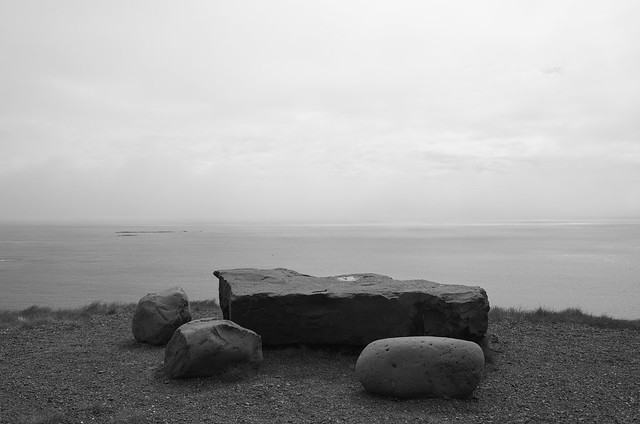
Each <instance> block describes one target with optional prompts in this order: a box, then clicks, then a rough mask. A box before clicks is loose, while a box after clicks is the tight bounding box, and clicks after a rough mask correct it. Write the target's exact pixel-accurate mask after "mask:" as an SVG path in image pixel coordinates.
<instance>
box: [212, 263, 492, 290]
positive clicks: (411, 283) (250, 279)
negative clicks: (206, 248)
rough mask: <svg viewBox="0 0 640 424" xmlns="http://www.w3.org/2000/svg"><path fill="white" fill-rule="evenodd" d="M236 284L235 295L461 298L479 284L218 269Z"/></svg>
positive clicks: (253, 269) (369, 275) (230, 281)
mask: <svg viewBox="0 0 640 424" xmlns="http://www.w3.org/2000/svg"><path fill="white" fill-rule="evenodd" d="M214 275H215V276H216V277H222V278H223V279H224V280H225V281H227V282H228V283H229V284H230V285H231V286H232V287H233V294H234V295H235V296H243V295H252V294H256V293H264V294H273V295H279V296H284V295H287V294H304V295H312V294H322V293H325V294H332V295H335V296H340V295H351V294H356V293H363V294H367V293H371V294H387V295H393V294H400V293H407V292H428V293H430V294H434V295H438V296H442V297H446V296H447V295H455V296H456V297H459V296H460V295H461V294H465V293H475V292H478V291H481V290H482V289H481V288H480V287H478V286H465V285H455V284H439V283H435V282H433V281H428V280H394V279H393V278H391V277H388V276H386V275H380V274H370V273H366V274H344V275H336V276H332V277H313V276H311V275H305V274H300V273H298V272H296V271H293V270H290V269H284V268H277V269H255V268H238V269H228V270H220V271H215V272H214Z"/></svg>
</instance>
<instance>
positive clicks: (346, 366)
mask: <svg viewBox="0 0 640 424" xmlns="http://www.w3.org/2000/svg"><path fill="white" fill-rule="evenodd" d="M218 314H219V311H217V310H214V309H211V310H203V311H200V312H198V313H196V314H195V316H194V318H201V317H204V316H216V315H218ZM130 322H131V313H130V312H123V311H118V312H116V313H114V314H111V315H101V316H93V317H91V318H90V319H87V320H85V321H77V322H54V323H49V324H45V325H43V326H40V327H36V328H30V329H29V328H12V329H6V330H0V339H1V340H2V343H1V346H0V371H1V378H0V423H3V424H4V423H58V422H64V423H66V422H69V423H184V422H190V423H234V422H238V423H243V422H244V423H259V422H283V423H378V422H380V423H382V422H389V423H403V422H407V423H409V422H411V423H413V422H425V423H492V422H496V423H497V422H508V423H518V422H532V423H538V422H540V423H547V422H548V423H558V422H563V423H564V422H567V423H574V422H594V423H635V422H640V356H639V355H638V352H640V331H637V330H611V329H598V328H593V327H589V326H585V325H581V324H566V323H563V324H538V323H531V322H527V321H513V320H509V319H505V320H504V321H501V322H498V323H491V324H490V332H491V333H492V336H491V340H492V343H491V345H492V348H493V349H492V353H491V355H490V356H489V359H488V363H487V364H486V368H485V376H484V378H483V380H482V381H481V383H480V385H479V387H478V388H477V390H476V391H475V393H474V395H473V397H472V398H470V399H465V400H443V399H412V400H397V399H389V398H383V397H378V396H374V395H370V394H368V393H367V392H365V391H364V390H363V389H362V387H361V386H360V384H359V383H358V381H357V379H356V377H355V373H354V368H355V362H356V359H357V353H354V352H348V351H339V350H326V349H325V350H320V349H310V348H306V349H305V348H286V349H266V350H265V351H264V362H263V364H262V366H261V367H260V368H259V369H258V370H250V369H238V370H234V371H232V372H229V373H228V374H227V375H225V376H224V377H223V378H220V377H218V378H207V379H190V380H168V379H167V378H166V377H165V376H164V375H163V373H162V361H163V359H164V348H163V347H154V346H148V345H144V344H140V343H137V342H136V341H135V340H134V339H133V336H132V335H131V330H130Z"/></svg>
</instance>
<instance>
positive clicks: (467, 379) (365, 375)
mask: <svg viewBox="0 0 640 424" xmlns="http://www.w3.org/2000/svg"><path fill="white" fill-rule="evenodd" d="M483 370H484V354H483V353H482V349H481V348H480V346H478V345H477V344H475V343H473V342H470V341H467V340H460V339H451V338H448V337H431V336H418V337H397V338H391V339H381V340H376V341H375V342H373V343H370V344H368V345H367V347H365V348H364V350H363V351H362V353H360V357H359V358H358V362H356V376H357V377H358V380H359V381H360V383H361V384H362V386H363V387H364V388H365V389H366V390H367V391H369V392H371V393H377V394H380V395H384V396H392V397H396V398H411V397H434V396H435V397H443V398H464V397H468V396H470V395H471V394H472V393H473V391H474V390H475V389H476V387H478V384H479V383H480V379H481V377H482V372H483Z"/></svg>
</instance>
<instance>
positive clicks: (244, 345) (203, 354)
mask: <svg viewBox="0 0 640 424" xmlns="http://www.w3.org/2000/svg"><path fill="white" fill-rule="evenodd" d="M260 362H262V338H261V337H260V336H259V335H258V334H256V333H254V332H253V331H251V330H248V329H246V328H244V327H241V326H239V325H238V324H236V323H235V322H233V321H228V320H221V319H215V318H203V319H198V320H195V321H191V322H189V323H187V324H184V325H182V326H181V327H180V328H178V329H177V330H176V332H175V333H174V334H173V337H171V340H169V343H167V347H166V348H165V358H164V368H165V372H166V373H167V375H168V376H169V377H171V378H188V377H209V376H212V375H216V374H221V373H223V372H224V371H226V370H227V369H228V368H230V367H232V366H234V365H238V364H253V365H257V364H259V363H260Z"/></svg>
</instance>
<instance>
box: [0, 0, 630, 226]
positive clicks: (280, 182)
mask: <svg viewBox="0 0 640 424" xmlns="http://www.w3.org/2000/svg"><path fill="white" fill-rule="evenodd" d="M151 10H152V11H153V13H150V11H151ZM576 10H579V13H576ZM45 12H46V13H45ZM637 12H639V10H638V6H637V5H636V3H634V2H619V3H616V4H615V5H614V4H610V3H593V4H589V5H584V4H583V3H578V2H569V3H563V4H562V5H558V4H556V3H553V2H526V3H521V4H518V6H515V5H505V4H504V3H497V2H496V3H494V2H489V3H488V4H485V3H483V4H482V5H480V4H477V3H475V2H469V3H466V4H464V6H463V7H461V6H460V5H459V4H456V5H450V4H447V3H423V2H417V1H416V2H412V1H407V2H400V3H391V2H386V1H367V2H364V1H363V2H355V3H344V2H327V3H323V4H312V3H302V2H294V1H291V2H290V1H276V2H268V3H263V2H245V1H242V2H232V3H219V2H218V3H210V2H192V3H189V4H184V5H182V4H181V5H171V4H158V3H155V2H154V3H151V2H140V3H136V4H130V3H125V2H120V3H119V2H115V3H114V2H109V3H105V4H99V5H98V4H96V5H92V4H88V3H85V2H79V1H77V2H76V1H70V2H62V3H59V2H56V4H49V3H46V2H42V3H39V2H35V3H28V4H27V3H22V2H18V3H16V2H13V3H3V4H2V5H1V6H0V23H1V25H0V48H2V51H3V53H4V58H5V60H6V62H7V63H10V64H11V66H6V67H2V69H0V112H1V113H0V116H1V118H0V147H1V148H2V153H3V154H2V155H1V156H0V194H2V195H3V196H8V197H7V198H8V199H12V206H11V207H9V208H7V209H5V211H4V213H5V215H6V216H22V215H24V214H25V213H28V214H34V216H35V215H37V214H40V215H42V216H49V215H51V216H53V215H55V216H60V217H61V216H65V211H67V212H68V214H69V216H71V215H74V216H112V215H113V216H128V215H135V216H139V217H144V216H145V214H149V216H151V215H154V216H156V215H157V216H161V215H164V216H168V217H176V218H179V217H180V216H184V217H195V216H198V217H208V218H210V219H213V220H215V219H223V220H224V219H252V217H253V218H256V219H257V218H260V217H269V218H270V219H286V218H287V217H290V218H291V219H312V217H315V218H314V219H325V218H326V219H381V220H394V219H418V220H419V219H425V220H428V219H430V217H437V218H439V219H445V218H447V217H453V216H459V217H461V219H462V218H465V219H473V215H474V213H476V214H477V216H478V217H480V216H482V217H485V218H490V217H491V216H496V217H498V216H499V217H508V216H525V215H526V216H534V215H536V214H538V215H549V216H551V215H553V214H556V215H562V214H565V215H570V214H576V215H584V216H587V215H590V214H596V213H598V214H600V213H602V214H605V213H606V214H632V213H637V212H638V207H637V203H636V201H635V200H633V199H631V200H629V199H630V198H631V197H633V196H630V194H629V191H630V190H629V188H628V186H629V184H628V181H632V180H633V178H637V169H638V163H639V162H640V152H639V151H638V147H637V146H638V143H637V139H638V136H640V125H639V124H638V122H637V119H636V116H635V112H636V111H637V110H638V108H639V107H640V92H639V91H638V77H637V75H640V59H639V58H638V56H637V54H635V50H636V46H635V43H634V42H632V41H633V40H636V39H638V38H639V37H640V29H639V27H638V26H637V25H636V23H635V21H634V20H633V16H636V15H637ZM599 181H603V182H606V184H604V183H599ZM625 181H627V183H625ZM77 199H90V201H87V202H85V201H80V200H77ZM534 199H537V200H534ZM598 199H602V200H601V201H598ZM605 203H607V204H609V205H611V206H607V207H605V206H603V205H604V204H605ZM256 205H258V206H256ZM336 205H340V206H339V207H337V206H336ZM25 211H28V212H25ZM492 214H493V215H492ZM0 218H1V216H0Z"/></svg>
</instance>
